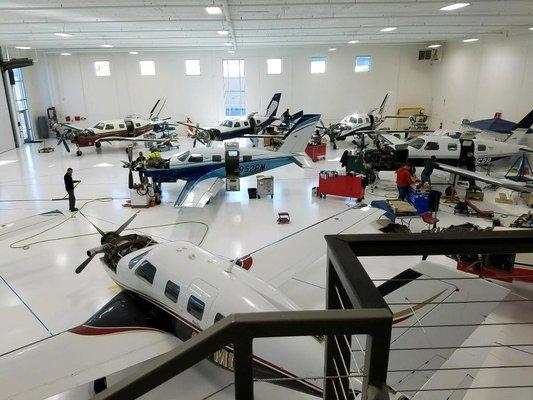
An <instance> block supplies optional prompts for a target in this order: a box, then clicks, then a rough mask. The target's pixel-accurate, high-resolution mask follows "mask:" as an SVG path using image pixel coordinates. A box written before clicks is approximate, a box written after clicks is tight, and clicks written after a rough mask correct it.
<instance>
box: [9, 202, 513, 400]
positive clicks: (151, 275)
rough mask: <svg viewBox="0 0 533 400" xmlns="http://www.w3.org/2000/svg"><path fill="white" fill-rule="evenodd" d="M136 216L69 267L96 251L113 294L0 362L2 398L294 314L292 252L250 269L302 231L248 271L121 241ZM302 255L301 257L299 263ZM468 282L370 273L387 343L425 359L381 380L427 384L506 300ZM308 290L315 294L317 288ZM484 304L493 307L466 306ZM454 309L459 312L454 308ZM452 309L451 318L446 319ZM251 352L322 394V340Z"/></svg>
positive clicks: (257, 367)
mask: <svg viewBox="0 0 533 400" xmlns="http://www.w3.org/2000/svg"><path fill="white" fill-rule="evenodd" d="M353 211H354V210H347V211H345V212H353ZM136 215H137V214H134V215H133V216H132V217H131V218H130V219H129V220H128V221H126V222H125V223H124V224H123V225H122V226H120V227H119V228H118V229H117V230H116V231H114V232H107V233H104V232H103V231H102V230H101V229H99V228H98V227H97V226H95V228H96V229H97V230H98V231H99V233H100V234H101V236H102V237H101V243H102V244H101V245H100V246H98V247H96V248H93V249H90V250H89V251H87V254H88V258H87V259H86V260H85V261H84V262H83V263H82V264H81V265H80V266H79V267H78V268H77V269H76V273H80V272H82V271H83V269H84V268H85V267H86V266H87V265H88V264H89V263H90V261H91V260H92V259H93V258H94V257H95V256H96V255H98V254H103V257H102V260H103V263H104V269H105V271H106V272H107V274H108V275H109V276H110V277H111V279H112V280H113V281H114V282H115V283H116V284H117V285H118V286H119V287H120V288H121V289H122V291H121V292H120V293H119V294H117V295H116V296H115V297H114V298H113V299H112V300H111V301H109V302H108V303H107V304H106V305H104V306H103V307H102V308H101V309H100V310H99V311H98V312H96V314H94V315H93V316H92V317H90V318H89V319H88V320H87V321H86V322H85V323H83V324H81V325H79V326H76V327H74V328H72V329H69V330H67V331H65V332H63V333H59V334H56V335H54V336H51V337H49V338H46V339H43V340H40V341H38V342H36V343H31V344H29V345H27V346H24V347H21V348H18V349H16V350H13V351H10V352H8V353H6V354H3V355H2V356H0V388H2V390H1V391H0V399H2V400H4V399H6V400H7V399H10V400H20V399H24V400H31V399H42V398H46V397H48V396H53V395H55V394H58V393H63V392H65V391H68V390H71V389H73V388H76V387H78V386H81V385H84V384H87V383H90V382H93V381H97V380H100V381H101V378H103V377H106V376H109V375H111V374H113V373H115V372H117V371H121V370H123V369H125V368H128V367H130V366H133V365H137V364H138V363H141V362H143V361H146V360H150V359H152V358H154V357H157V356H158V355H160V354H164V353H166V352H167V351H169V350H171V349H172V348H174V347H175V346H178V345H179V341H176V340H175V337H177V338H179V339H180V340H183V341H185V340H188V339H190V338H191V336H192V335H194V334H195V333H198V332H201V331H203V330H205V329H207V328H208V327H210V326H211V325H213V324H215V323H216V322H217V321H219V320H220V319H222V318H224V317H225V316H229V315H230V314H234V313H242V312H244V313H247V312H264V311H291V310H299V309H300V308H299V307H298V306H297V305H296V304H295V303H294V302H293V301H292V300H291V299H290V298H289V297H288V296H286V295H285V294H284V293H283V292H282V291H281V290H280V289H279V287H280V286H281V285H282V284H283V283H284V282H287V281H290V280H291V278H292V277H293V276H295V275H296V273H299V272H302V269H304V268H307V267H309V266H310V264H309V263H300V264H299V265H294V264H293V260H294V259H295V257H294V256H297V255H296V254H293V253H291V257H290V263H287V260H286V259H285V262H280V263H275V264H272V263H271V262H266V265H264V266H263V267H264V268H263V269H262V271H263V272H262V273H261V268H260V265H259V264H260V263H261V260H262V259H263V260H264V259H265V258H269V257H272V255H271V252H272V251H274V253H275V256H274V258H276V257H277V258H279V257H280V256H281V255H282V253H283V254H285V255H286V254H287V253H288V251H287V250H288V249H287V248H285V250H284V251H282V252H280V251H279V248H280V246H283V245H285V246H286V247H289V246H290V247H291V248H292V249H295V248H297V247H294V244H293V243H292V241H297V240H301V239H302V237H301V234H300V233H299V234H297V235H296V236H295V235H291V236H290V237H288V239H284V241H281V242H280V241H278V242H276V244H275V246H274V247H276V248H275V249H273V248H270V247H266V248H263V249H261V250H259V251H257V252H254V253H253V257H254V260H255V261H254V264H253V265H252V267H251V269H249V270H247V269H244V268H241V267H240V266H239V265H237V262H235V261H231V260H228V259H225V258H222V257H220V256H216V255H214V254H212V253H209V252H207V251H205V250H203V249H201V248H200V247H198V246H195V245H193V244H191V243H189V242H183V241H180V242H171V243H165V244H157V242H155V241H154V240H153V239H152V238H151V237H149V236H144V235H138V234H135V233H133V234H127V235H123V236H121V233H122V232H123V231H124V230H125V229H126V227H127V226H128V224H129V223H131V221H132V220H133V219H134V218H135V216H136ZM347 217H349V216H347ZM348 220H350V221H352V219H351V218H348ZM342 221H343V219H341V220H339V219H338V218H336V219H335V221H333V220H332V223H336V224H339V223H340V224H346V223H348V222H342ZM89 222H90V221H89ZM330 222H331V221H330ZM350 223H353V222H350ZM91 224H92V222H91ZM322 224H323V223H322ZM93 225H94V224H93ZM319 225H320V224H319ZM319 225H316V224H315V225H314V226H312V227H310V229H311V231H306V232H305V233H302V234H305V235H307V234H308V233H312V234H313V235H312V237H307V239H311V242H312V243H313V246H311V247H310V248H307V249H306V255H305V258H306V259H307V260H309V257H312V256H313V257H314V256H318V257H320V256H321V255H323V254H325V249H324V247H325V242H324V239H323V234H322V233H321V232H320V231H321V229H320V228H321V227H320V226H319ZM337 229H339V226H338V225H337ZM314 233H319V234H318V235H316V234H314ZM287 240H289V243H287ZM317 240H318V241H317ZM315 241H317V244H318V245H315V244H314V243H315ZM264 253H266V254H264ZM289 253H290V252H289ZM299 257H300V260H301V258H302V254H300V255H299ZM313 259H314V258H313ZM324 265H325V264H324V263H322V264H321V267H320V268H322V269H323V268H324ZM256 270H257V271H258V273H257V274H256V273H255V272H254V271H256ZM398 271H400V274H397V272H398ZM317 272H318V271H317ZM265 273H266V275H265ZM322 273H323V274H322V275H324V271H322ZM282 275H284V277H283V276H282ZM466 275H467V274H465V273H462V272H459V271H454V270H451V269H450V268H446V267H443V266H440V265H438V264H435V263H432V262H428V261H424V262H420V263H418V264H417V265H416V266H414V267H412V268H406V269H402V268H401V267H400V268H398V267H397V266H394V267H393V266H390V267H389V268H383V269H381V270H380V271H379V277H386V276H387V277H390V280H387V281H386V282H383V283H382V284H381V285H380V286H379V287H378V290H379V291H380V293H381V294H382V296H384V297H385V299H386V300H387V302H389V303H391V308H392V310H393V313H394V321H393V323H394V325H395V327H396V328H397V329H394V335H393V338H392V339H391V345H392V346H393V348H394V347H406V346H407V347H409V346H412V345H413V343H417V345H418V346H419V347H421V349H420V350H423V351H417V352H412V353H409V355H408V357H407V358H406V357H405V353H402V354H396V355H397V356H398V357H397V356H393V357H392V358H391V361H392V362H393V364H392V365H390V368H391V369H394V368H399V367H400V366H401V368H402V370H406V371H407V370H408V371H410V372H409V373H408V374H407V375H408V376H407V377H406V376H404V375H405V374H402V373H391V374H390V376H389V381H394V382H397V384H398V385H399V386H403V387H407V388H409V389H410V390H412V389H413V388H415V387H418V388H421V387H422V386H423V385H424V384H425V383H426V382H427V381H428V379H429V378H430V377H431V375H432V373H431V372H429V371H430V370H428V369H425V368H421V366H422V367H423V366H426V365H427V364H428V363H430V364H429V365H430V366H431V368H435V369H438V368H439V367H440V366H441V365H442V364H443V363H444V362H445V361H446V360H447V359H448V358H449V357H450V355H451V354H452V353H453V352H454V351H455V348H456V347H457V346H460V345H461V344H462V343H463V342H464V340H465V339H466V338H468V336H470V334H471V333H472V332H473V331H474V330H475V329H476V328H477V324H480V323H481V322H482V321H483V320H484V319H485V316H486V315H488V314H489V313H490V311H491V310H492V309H493V307H494V306H495V305H496V304H497V302H498V301H499V300H500V299H502V298H504V297H505V296H506V295H507V293H508V290H507V289H504V288H502V287H500V286H498V285H495V284H492V283H490V282H487V281H483V280H464V279H463V280H461V277H464V276H466ZM262 276H264V277H265V279H262ZM282 278H283V279H282ZM458 278H459V279H458ZM387 279H389V278H387ZM422 281H424V282H422ZM289 283H290V282H289ZM313 289H314V290H316V285H314V288H313ZM320 297H323V296H320ZM406 299H408V302H409V303H410V304H409V305H404V306H401V305H398V304H392V303H398V302H400V303H402V304H404V303H405V301H406ZM482 299H490V300H491V302H481V303H468V302H467V300H482ZM465 301H466V302H465ZM456 302H458V303H464V304H461V305H460V307H457V306H455V308H454V303H456ZM446 303H450V304H446ZM450 305H451V307H452V309H453V310H455V312H454V313H450ZM446 306H448V307H446ZM421 321H423V323H425V324H427V325H432V324H435V323H438V324H443V323H451V324H453V323H459V322H460V323H462V324H464V323H465V322H468V324H471V326H470V325H468V326H464V327H461V328H454V329H453V331H449V330H445V329H444V330H441V331H438V330H436V329H432V328H430V327H428V328H426V329H427V330H424V329H413V328H412V327H413V326H416V324H417V323H421ZM361 340H362V339H361ZM439 346H440V347H439ZM424 347H427V349H425V350H424V349H423V348H424ZM448 349H449V350H448ZM253 351H254V353H253V362H254V377H255V378H283V379H287V378H289V380H283V379H281V380H279V381H278V382H277V383H276V384H279V385H281V386H286V387H288V388H290V389H293V390H298V391H301V392H303V393H307V394H311V395H314V396H317V397H321V396H322V380H321V379H313V378H311V377H318V376H323V369H324V368H323V367H324V364H323V363H324V360H323V356H324V348H323V342H322V340H320V338H315V337H293V338H272V339H262V340H257V341H255V342H254V349H253ZM354 352H355V350H354ZM232 354H233V353H232V349H231V347H225V348H223V349H221V350H219V351H218V352H217V353H215V354H214V355H213V356H212V357H211V359H210V360H211V361H213V362H214V363H216V364H219V365H220V366H222V367H224V368H226V369H232V368H233V367H234V365H233V356H232ZM354 357H356V358H357V359H359V360H360V362H361V364H360V365H363V364H362V354H359V353H356V354H355V356H354ZM53 360H57V362H53ZM418 369H422V370H421V371H418ZM463 372H464V373H465V374H466V373H467V372H468V371H463ZM307 377H310V378H307ZM206 379H208V378H207V377H206ZM461 380H462V377H461ZM461 380H459V381H458V382H457V384H458V385H461ZM351 386H352V388H353V391H354V392H355V393H359V392H361V390H362V384H361V381H360V380H359V379H357V378H352V379H351ZM217 392H218V391H217ZM222 395H224V394H222ZM389 396H390V398H391V399H404V398H405V397H404V396H403V395H402V393H401V392H397V391H396V390H395V389H394V388H390V391H389ZM433 398H435V397H433ZM439 398H440V397H439Z"/></svg>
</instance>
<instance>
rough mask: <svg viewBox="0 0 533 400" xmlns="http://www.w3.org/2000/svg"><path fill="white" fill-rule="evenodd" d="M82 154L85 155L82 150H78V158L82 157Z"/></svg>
mask: <svg viewBox="0 0 533 400" xmlns="http://www.w3.org/2000/svg"><path fill="white" fill-rule="evenodd" d="M82 154H83V153H82V152H81V150H80V149H78V151H77V152H76V155H77V156H78V157H80V156H81V155H82Z"/></svg>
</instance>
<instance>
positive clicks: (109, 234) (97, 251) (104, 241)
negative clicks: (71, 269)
mask: <svg viewBox="0 0 533 400" xmlns="http://www.w3.org/2000/svg"><path fill="white" fill-rule="evenodd" d="M137 214H139V211H137V212H136V213H135V214H133V215H132V216H131V217H130V218H129V219H128V220H127V221H126V222H124V223H123V224H122V225H120V226H119V227H118V228H117V229H116V230H115V231H112V232H104V231H103V230H101V229H100V228H98V227H97V226H96V225H95V224H94V223H93V222H92V221H91V220H90V219H89V218H87V217H85V215H84V214H83V213H81V215H83V216H84V217H85V219H86V220H87V221H89V223H90V224H91V225H92V226H94V228H95V229H96V230H97V231H98V233H99V234H100V235H101V236H102V238H101V243H102V245H101V246H98V247H95V248H93V249H89V250H87V258H86V259H85V261H83V262H82V263H81V264H80V265H79V266H78V268H76V270H75V272H76V273H77V274H79V273H80V272H81V271H83V270H84V269H85V267H87V265H89V263H90V262H91V261H92V259H93V258H94V257H95V256H96V255H97V254H100V253H105V251H106V250H107V248H108V244H107V242H108V240H109V239H112V238H117V237H119V236H120V234H121V233H122V232H123V231H124V229H126V228H127V227H128V225H129V224H130V223H131V221H133V220H134V219H135V217H136V216H137Z"/></svg>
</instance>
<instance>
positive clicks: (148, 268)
mask: <svg viewBox="0 0 533 400" xmlns="http://www.w3.org/2000/svg"><path fill="white" fill-rule="evenodd" d="M156 271H157V269H156V268H155V267H154V266H153V265H152V264H151V263H150V262H149V261H147V260H144V261H143V262H142V263H141V265H139V266H138V267H137V269H136V270H135V275H137V276H138V277H139V278H141V279H143V280H145V281H146V282H148V283H149V284H150V285H151V284H152V283H154V276H155V273H156Z"/></svg>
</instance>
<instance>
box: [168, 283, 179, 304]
mask: <svg viewBox="0 0 533 400" xmlns="http://www.w3.org/2000/svg"><path fill="white" fill-rule="evenodd" d="M179 295H180V287H179V286H178V285H176V284H175V283H174V282H172V281H168V282H167V285H166V286H165V296H167V298H169V299H170V300H172V301H173V302H174V303H177V302H178V296H179Z"/></svg>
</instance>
